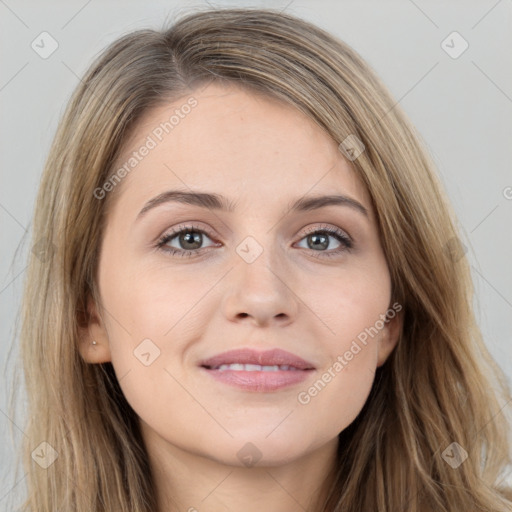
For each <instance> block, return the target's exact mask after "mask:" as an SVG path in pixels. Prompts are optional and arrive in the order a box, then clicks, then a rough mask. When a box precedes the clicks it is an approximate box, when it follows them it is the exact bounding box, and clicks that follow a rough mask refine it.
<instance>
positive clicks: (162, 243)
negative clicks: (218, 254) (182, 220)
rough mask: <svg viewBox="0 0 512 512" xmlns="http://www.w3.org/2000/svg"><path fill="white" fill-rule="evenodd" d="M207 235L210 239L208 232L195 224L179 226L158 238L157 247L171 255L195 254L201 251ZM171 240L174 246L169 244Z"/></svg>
mask: <svg viewBox="0 0 512 512" xmlns="http://www.w3.org/2000/svg"><path fill="white" fill-rule="evenodd" d="M205 237H206V238H208V239H210V237H209V236H208V233H207V232H206V231H204V230H202V229H200V228H197V227H195V226H178V228H176V230H174V231H172V232H171V233H166V234H165V235H163V236H162V237H161V238H160V239H159V240H158V243H157V247H158V248H159V249H161V250H162V251H165V252H168V253H170V254H171V255H176V256H193V255H196V254H198V253H199V252H201V251H200V249H202V248H203V247H201V246H202V244H203V240H204V238H205ZM175 239H176V240H175ZM210 240H211V239H210ZM170 242H172V243H173V244H174V246H172V245H169V243H170ZM176 245H177V246H178V247H176ZM212 245H216V244H215V243H214V244H212ZM217 245H218V244H217Z"/></svg>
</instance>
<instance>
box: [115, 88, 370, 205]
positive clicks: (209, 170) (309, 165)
mask: <svg viewBox="0 0 512 512" xmlns="http://www.w3.org/2000/svg"><path fill="white" fill-rule="evenodd" d="M144 148H146V149H144ZM148 148H149V149H148ZM122 166H125V168H126V169H129V172H128V173H125V174H126V177H125V178H123V180H122V183H120V184H119V185H117V186H118V187H119V188H122V193H121V196H122V197H121V199H120V201H123V197H124V201H128V200H130V201H131V202H134V201H135V202H137V203H140V201H142V200H144V199H146V200H147V199H149V198H150V197H152V196H154V195H156V194H159V193H161V192H163V191H164V190H165V189H168V188H169V189H170V188H176V187H179V188H181V189H189V190H190V191H192V190H194V191H196V190H198V191H199V190H200V191H202V190H208V191H214V192H218V193H221V194H223V195H225V196H227V197H228V198H229V199H232V200H237V204H242V205H249V204H251V202H254V203H256V202H257V203H258V204H259V205H260V206H261V202H262V201H263V200H266V203H265V206H266V207H268V208H271V207H272V204H273V203H274V202H281V203H282V202H283V201H288V199H291V198H293V199H295V198H296V197H298V196H303V195H305V194H308V193H313V194H333V193H343V194H348V195H351V196H352V197H354V198H356V199H358V200H359V201H360V202H362V203H363V204H364V205H365V206H366V207H367V208H368V210H369V211H371V204H370V200H369V196H368V193H367V191H366V188H365V187H364V185H363V183H362V181H361V180H360V178H359V177H358V176H357V174H356V173H355V171H354V169H353V168H352V166H351V165H350V164H349V162H347V161H346V160H345V159H344V158H343V156H342V154H341V152H340V151H339V150H338V144H337V142H336V141H334V140H333V139H332V138H331V137H330V136H329V135H328V134H327V133H326V132H325V131H324V130H323V129H322V128H321V127H320V126H319V125H317V124H316V123H315V122H314V121H313V120H312V119H310V118H309V117H307V116H306V115H305V114H303V113H302V112H300V111H299V110H298V109H296V108H294V107H293V106H291V105H288V104H285V103H283V102H281V101H277V100H276V99H273V98H269V97H265V96H262V95H261V94H254V93H253V92H251V91H248V90H245V89H243V88H240V87H237V86H225V85H220V84H215V83H214V84H210V85H208V86H207V87H205V88H202V89H198V90H195V91H191V92H190V93H189V94H185V95H183V96H181V97H180V98H178V99H175V100H173V101H172V102H169V103H168V104H164V105H161V106H159V107H157V108H154V109H152V110H150V111H148V112H146V113H145V115H144V116H143V117H142V118H141V120H140V121H139V122H138V124H137V126H136V127H135V130H134V131H133V133H132V135H131V137H130V138H129V140H128V141H126V143H125V145H124V149H123V151H122V153H121V155H120V157H119V158H118V160H117V162H116V168H120V167H122ZM116 192H120V190H117V191H116ZM281 206H282V205H281Z"/></svg>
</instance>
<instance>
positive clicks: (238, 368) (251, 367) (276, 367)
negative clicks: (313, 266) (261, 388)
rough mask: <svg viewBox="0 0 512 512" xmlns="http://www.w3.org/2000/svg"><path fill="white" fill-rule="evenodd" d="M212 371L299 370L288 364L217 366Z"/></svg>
mask: <svg viewBox="0 0 512 512" xmlns="http://www.w3.org/2000/svg"><path fill="white" fill-rule="evenodd" d="M212 370H220V371H223V370H234V371H245V372H276V371H278V370H290V371H297V368H295V367H294V366H288V365H286V364H282V365H277V364H276V365H273V366H267V365H265V366H262V365H259V364H240V363H233V364H221V365H220V366H216V367H214V368H212Z"/></svg>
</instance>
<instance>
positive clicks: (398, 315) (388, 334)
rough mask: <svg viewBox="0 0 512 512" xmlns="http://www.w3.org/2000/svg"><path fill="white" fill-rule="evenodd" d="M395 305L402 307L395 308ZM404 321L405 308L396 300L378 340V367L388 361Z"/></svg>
mask: <svg viewBox="0 0 512 512" xmlns="http://www.w3.org/2000/svg"><path fill="white" fill-rule="evenodd" d="M395 305H397V306H400V309H398V307H396V309H395ZM390 311H392V312H394V313H395V315H394V316H392V315H391V314H389V312H390ZM403 322H404V312H403V308H402V306H401V305H399V304H398V303H396V302H395V304H393V308H389V310H388V319H387V320H386V321H385V323H384V328H383V329H382V332H381V336H380V337H379V340H378V342H377V343H378V348H377V350H378V354H377V367H378V366H382V365H383V364H384V363H385V362H386V360H387V358H388V357H389V355H390V354H391V352H392V351H393V349H394V348H395V347H396V345H397V343H398V340H399V338H400V334H401V332H402V327H403Z"/></svg>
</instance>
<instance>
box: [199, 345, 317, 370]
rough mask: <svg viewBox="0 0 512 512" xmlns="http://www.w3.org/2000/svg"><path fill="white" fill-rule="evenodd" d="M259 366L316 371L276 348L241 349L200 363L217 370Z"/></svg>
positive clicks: (293, 355)
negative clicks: (231, 367)
mask: <svg viewBox="0 0 512 512" xmlns="http://www.w3.org/2000/svg"><path fill="white" fill-rule="evenodd" d="M236 363H239V364H259V365H261V366H274V365H287V366H293V367H294V368H298V369H299V370H314V368H315V367H314V366H313V364H312V363H310V362H309V361H306V360H305V359H302V358H301V357H299V356H297V355H295V354H292V353H291V352H287V351H286V350H281V349H279V348H275V349H272V350H266V351H264V352H258V351H256V350H253V349H249V348H240V349H234V350H229V351H228V352H222V353H221V354H217V355H216V356H213V357H210V358H209V359H205V360H203V361H200V362H199V366H204V367H208V368H215V367H217V366H220V365H222V364H236Z"/></svg>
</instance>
